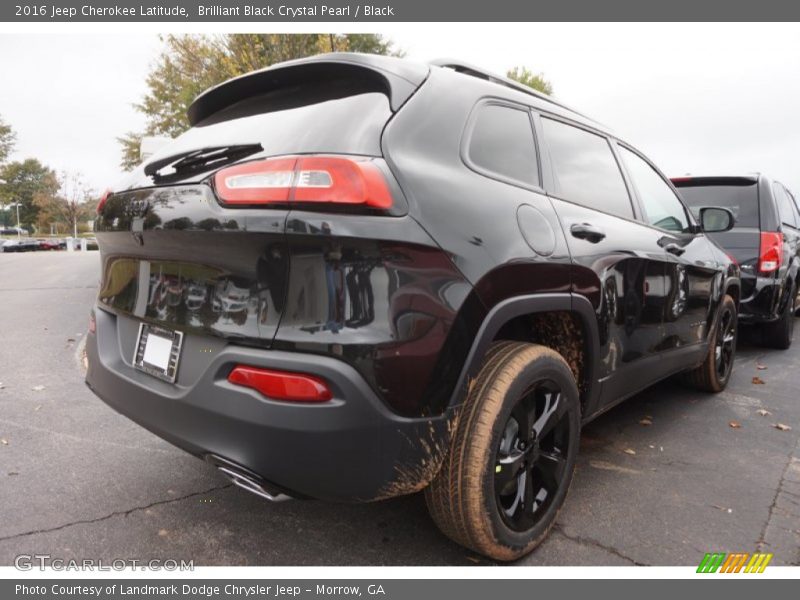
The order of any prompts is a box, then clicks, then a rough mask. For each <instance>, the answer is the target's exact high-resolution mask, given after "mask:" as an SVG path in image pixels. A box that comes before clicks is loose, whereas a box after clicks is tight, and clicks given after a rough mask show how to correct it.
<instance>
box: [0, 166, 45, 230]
mask: <svg viewBox="0 0 800 600" xmlns="http://www.w3.org/2000/svg"><path fill="white" fill-rule="evenodd" d="M0 179H4V180H5V181H6V183H5V185H0V204H2V208H3V211H2V217H0V218H2V219H3V220H4V221H3V222H4V224H7V225H10V224H12V223H13V224H16V209H15V208H14V209H12V208H11V207H10V205H13V204H15V203H17V202H19V204H20V206H19V217H20V224H21V225H22V226H23V227H25V228H26V229H30V228H31V227H32V226H33V225H35V224H36V222H37V218H38V215H39V207H38V206H37V205H36V204H35V203H34V201H33V199H34V196H36V195H37V194H51V195H55V194H56V193H57V192H58V189H59V183H58V178H57V177H56V174H55V172H54V171H53V170H52V169H50V168H49V167H46V166H45V165H43V164H42V163H41V162H39V161H38V160H36V159H35V158H28V159H26V160H24V161H16V162H11V163H8V164H7V165H4V166H3V167H2V168H1V169H0Z"/></svg>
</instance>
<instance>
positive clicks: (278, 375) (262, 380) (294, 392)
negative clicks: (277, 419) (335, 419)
mask: <svg viewBox="0 0 800 600" xmlns="http://www.w3.org/2000/svg"><path fill="white" fill-rule="evenodd" d="M228 381H229V382H231V383H233V384H236V385H241V386H244V387H247V388H251V389H253V390H256V391H257V392H259V393H261V394H263V395H264V396H266V397H267V398H269V399H271V400H283V401H286V402H327V401H328V400H330V399H331V398H333V394H332V393H331V390H330V388H329V387H328V384H327V383H325V381H324V380H322V379H320V378H319V377H314V376H313V375H306V374H305V373H291V372H288V371H274V370H272V369H261V368H258V367H248V366H244V365H238V366H236V367H234V369H233V371H231V373H230V375H228Z"/></svg>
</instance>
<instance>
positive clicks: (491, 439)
mask: <svg viewBox="0 0 800 600" xmlns="http://www.w3.org/2000/svg"><path fill="white" fill-rule="evenodd" d="M189 119H190V122H191V124H192V127H191V129H189V130H188V131H187V132H186V133H184V134H183V135H181V136H180V137H178V138H177V139H175V140H174V141H173V142H172V143H171V144H170V145H168V146H167V147H166V148H165V149H163V150H162V151H160V152H159V153H157V154H156V155H154V156H153V157H151V158H150V159H148V161H147V162H146V163H145V164H143V165H142V166H140V167H139V168H138V169H137V170H135V171H134V172H133V173H131V174H130V175H129V177H128V179H127V180H126V181H124V182H123V183H122V184H121V185H119V186H118V187H117V188H116V189H114V190H112V191H111V192H109V194H108V195H107V196H106V197H105V199H104V202H102V203H101V206H100V208H99V216H98V219H97V225H96V229H97V239H98V242H99V245H100V252H101V256H102V269H103V273H102V282H101V286H100V291H99V294H98V299H97V304H96V307H95V309H94V310H93V312H92V317H91V320H90V335H89V337H88V341H87V355H88V360H89V369H88V373H87V377H86V381H87V383H88V385H89V386H90V387H91V389H92V390H93V391H94V392H95V393H96V394H97V395H98V396H99V397H100V398H102V399H103V400H104V401H105V402H106V403H108V404H109V405H110V406H112V407H113V408H114V409H116V410H117V411H119V412H120V413H122V414H124V415H127V416H128V417H130V418H131V419H133V420H134V421H136V422H137V423H140V424H141V425H142V426H144V427H146V428H147V429H149V430H151V431H153V432H154V433H156V434H157V435H159V436H161V437H163V438H164V439H166V440H168V441H170V442H172V443H173V444H175V445H177V446H179V447H181V448H183V449H185V450H186V451H188V452H190V453H192V454H194V455H196V456H198V457H202V458H204V459H205V460H207V461H209V462H211V463H213V464H214V465H216V466H217V467H218V468H219V469H220V470H222V471H223V472H224V473H225V474H226V475H227V476H228V477H230V478H231V479H232V480H233V481H234V482H235V483H236V484H237V485H239V486H241V487H243V488H246V489H248V490H250V491H252V492H255V493H257V494H259V495H261V496H264V497H266V498H269V499H272V500H278V499H283V498H285V497H294V498H319V499H324V500H333V501H336V500H339V501H370V500H379V499H383V498H390V497H393V496H398V495H401V494H409V493H413V492H418V491H420V490H425V497H426V501H427V504H428V507H429V509H430V513H431V515H432V517H433V520H434V521H435V522H436V524H437V525H438V526H439V527H440V528H441V529H442V531H443V532H444V533H445V534H447V535H448V536H450V537H451V538H452V539H453V540H456V541H457V542H459V543H461V544H463V545H464V546H467V547H469V548H472V549H473V550H475V551H477V552H480V553H483V554H485V555H487V556H490V557H494V558H495V559H498V560H513V559H515V558H518V557H520V556H522V555H524V554H525V553H527V552H529V551H531V550H532V549H533V548H534V547H535V546H536V545H537V544H538V543H539V542H540V541H541V540H542V539H543V538H544V537H545V535H546V534H547V532H548V531H549V529H550V527H551V526H552V525H553V523H554V521H555V518H556V516H557V513H558V510H559V508H560V507H561V506H562V504H563V502H564V499H565V496H566V494H567V490H568V488H569V485H570V481H571V479H572V475H573V471H574V468H575V459H576V453H577V451H578V441H579V434H580V428H581V425H582V424H583V423H586V422H587V421H588V420H590V419H592V418H593V417H595V416H597V415H598V414H600V413H602V412H603V411H605V410H607V409H608V408H610V407H611V406H613V405H614V404H616V403H618V402H619V401H621V400H623V399H624V398H626V397H629V396H631V395H633V394H635V393H636V392H638V391H640V390H642V389H644V388H645V387H647V386H649V385H651V384H653V383H654V382H656V381H658V380H660V379H663V378H665V377H668V376H670V375H672V374H675V373H679V372H684V373H685V378H686V379H687V380H688V381H689V382H690V383H692V384H694V385H695V386H697V387H699V388H700V389H703V390H707V391H709V392H718V391H720V390H722V389H723V388H724V387H725V385H726V384H727V382H728V379H729V377H730V373H731V368H732V364H733V359H734V352H735V348H736V332H737V306H738V299H739V295H740V289H739V286H740V283H739V271H738V267H737V266H736V263H735V262H734V261H733V260H731V259H730V258H729V257H728V256H727V255H726V253H725V252H723V251H722V250H721V249H720V248H719V247H718V246H716V245H715V244H714V243H713V242H711V241H710V240H709V238H708V236H707V235H706V232H705V231H704V227H703V223H707V224H713V225H714V230H716V231H719V230H725V229H729V228H730V227H732V226H733V218H732V215H731V213H730V211H729V210H727V209H725V208H721V207H709V208H707V209H704V210H703V211H701V213H700V214H699V216H698V218H697V219H695V217H694V216H693V215H692V214H691V213H690V212H689V211H688V210H687V209H686V208H685V206H684V205H683V204H682V202H681V200H680V199H679V197H678V195H677V193H676V192H675V189H674V188H673V187H672V185H671V184H670V183H669V180H668V179H666V178H665V177H664V176H663V175H662V174H661V173H660V172H659V171H658V170H656V168H655V167H653V165H652V164H651V163H650V162H649V161H648V160H647V159H646V158H645V157H643V156H642V155H641V154H640V153H639V152H638V151H637V150H635V149H634V148H632V147H630V146H629V145H627V144H626V143H624V142H623V141H620V140H619V139H617V138H616V137H614V136H613V135H611V134H609V133H608V132H607V131H606V130H605V129H604V128H603V127H602V126H600V125H598V124H597V123H595V122H594V121H592V120H590V119H588V118H586V117H584V116H582V115H580V114H578V113H576V112H574V111H573V110H570V109H568V108H565V107H564V106H563V105H561V104H559V103H557V102H556V101H554V100H553V99H551V98H549V97H547V96H543V95H540V94H539V93H537V92H534V91H532V90H530V89H528V88H527V87H524V86H521V85H519V84H516V83H514V82H511V81H509V80H506V79H504V78H500V77H496V76H493V75H491V74H487V73H484V72H481V71H479V70H478V69H476V68H473V67H469V66H467V65H463V64H459V63H456V62H447V61H439V62H438V63H436V64H432V65H424V64H417V63H413V62H409V61H406V60H402V59H396V58H386V57H376V56H369V55H356V54H329V55H322V56H316V57H313V58H308V59H302V60H298V61H292V62H287V63H281V64H278V65H275V66H273V67H270V68H268V69H265V70H262V71H258V72H254V73H250V74H248V75H244V76H242V77H238V78H236V79H232V80H230V81H227V82H225V83H222V84H220V85H218V86H216V87H214V88H211V89H210V90H208V91H206V92H205V93H203V94H202V95H200V96H199V97H198V98H197V99H196V100H195V101H194V103H193V104H192V105H191V107H190V109H189ZM709 229H710V227H709Z"/></svg>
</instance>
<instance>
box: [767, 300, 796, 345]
mask: <svg viewBox="0 0 800 600" xmlns="http://www.w3.org/2000/svg"><path fill="white" fill-rule="evenodd" d="M794 319H795V287H794V285H792V287H791V289H790V290H789V297H788V298H787V299H786V304H785V306H784V307H783V310H782V311H781V316H780V318H779V319H778V320H777V321H775V322H774V323H768V324H766V325H764V326H763V327H762V330H761V335H762V338H761V339H762V340H763V342H764V345H765V346H768V347H769V348H776V349H778V350H788V349H789V348H790V347H791V345H792V337H793V336H794Z"/></svg>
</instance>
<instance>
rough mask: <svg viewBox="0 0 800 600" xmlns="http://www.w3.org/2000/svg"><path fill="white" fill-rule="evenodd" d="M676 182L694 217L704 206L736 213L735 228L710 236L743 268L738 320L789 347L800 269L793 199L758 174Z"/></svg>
mask: <svg viewBox="0 0 800 600" xmlns="http://www.w3.org/2000/svg"><path fill="white" fill-rule="evenodd" d="M672 181H673V183H674V184H675V186H676V187H677V188H678V191H679V192H680V194H681V195H682V196H683V198H684V200H685V201H686V203H687V204H688V205H689V207H690V208H691V209H692V211H693V212H694V213H695V214H697V212H698V211H699V210H701V209H702V207H705V206H717V207H719V206H722V207H725V208H728V209H730V210H731V211H732V212H733V214H734V216H735V217H736V224H735V225H734V227H733V229H731V230H730V231H723V232H719V233H713V234H711V237H712V238H713V239H714V240H715V241H716V242H717V243H718V244H719V245H720V246H722V247H723V248H725V250H726V251H728V252H729V253H730V254H731V255H732V256H733V257H734V258H735V259H736V260H737V261H738V263H739V265H740V266H741V271H742V299H741V310H740V313H739V320H740V321H742V323H753V324H758V325H760V326H761V329H762V339H763V342H764V343H765V344H767V345H769V346H772V347H774V348H780V349H786V348H789V346H791V345H792V334H793V332H794V320H795V312H796V307H797V306H798V304H797V294H798V287H797V275H798V267H800V213H798V210H797V204H796V203H795V200H794V197H793V196H792V195H791V193H790V192H789V191H788V190H787V189H786V188H785V187H784V186H783V184H781V183H779V182H777V181H774V180H772V179H770V178H769V177H766V176H764V175H759V174H754V175H740V176H735V177H694V176H692V177H676V178H673V180H672Z"/></svg>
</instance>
